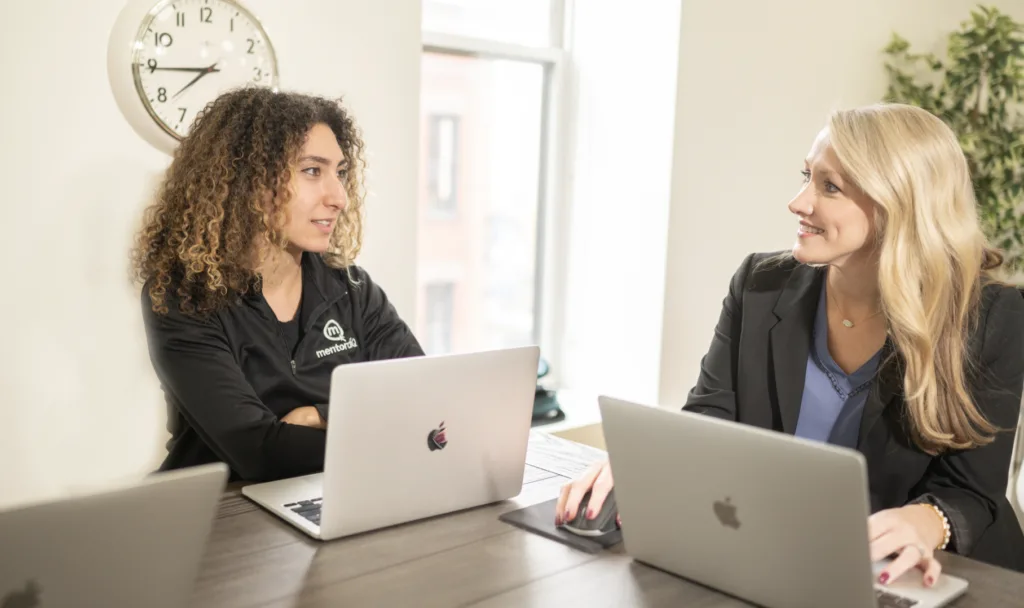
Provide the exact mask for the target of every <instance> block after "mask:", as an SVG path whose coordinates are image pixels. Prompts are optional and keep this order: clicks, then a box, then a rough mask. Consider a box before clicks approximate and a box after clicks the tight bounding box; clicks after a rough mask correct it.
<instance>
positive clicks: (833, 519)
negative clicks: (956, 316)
mask: <svg viewBox="0 0 1024 608" xmlns="http://www.w3.org/2000/svg"><path fill="white" fill-rule="evenodd" d="M599 405H600V408H601V417H602V420H603V423H602V427H603V431H604V437H605V441H606V443H607V447H608V454H609V459H610V461H611V466H612V470H613V471H614V472H615V497H616V502H617V504H618V508H619V513H620V514H621V516H622V522H623V529H622V531H623V540H624V543H625V549H626V552H627V553H629V554H630V555H632V556H633V557H634V558H635V559H637V560H639V561H641V562H644V563H647V564H649V565H651V566H654V567H656V568H659V569H661V570H665V571H667V572H670V573H673V574H676V575H679V576H681V577H683V578H687V579H690V580H693V581H695V582H697V583H700V584H703V585H706V586H708V587H712V588H714V589H718V590H720V591H722V592H724V593H727V594H729V595H733V596H735V597H739V598H742V599H745V600H747V601H751V602H754V603H756V604H759V605H762V606H767V607H769V608H783V607H784V608H802V607H812V606H813V607H819V606H834V607H844V606H851V607H866V606H879V607H898V608H911V607H912V608H933V607H938V606H944V605H946V604H948V603H949V602H951V601H953V600H954V599H956V598H957V597H959V596H960V595H962V594H963V593H964V592H965V591H966V589H967V581H965V580H963V579H960V578H957V577H954V576H950V575H947V574H942V575H941V576H940V577H939V580H938V582H937V583H936V584H935V586H934V587H932V588H926V587H924V586H923V584H922V582H921V578H922V574H921V572H920V571H919V570H917V569H913V570H912V571H910V572H908V573H907V574H904V575H903V576H902V577H900V578H899V579H897V581H896V582H894V583H891V584H889V585H887V586H881V585H876V584H875V581H876V580H877V575H878V574H879V573H880V571H881V569H882V567H884V565H885V563H886V562H880V563H877V564H874V565H873V564H872V563H871V559H870V553H869V550H868V532H867V519H868V515H869V514H870V508H869V506H868V497H867V488H868V481H867V472H866V467H865V461H864V457H863V455H862V454H860V452H857V451H855V450H850V449H846V448H840V447H836V446H831V445H827V444H822V443H817V442H812V441H809V440H804V439H801V438H797V437H793V436H790V435H786V434H783V433H777V432H774V431H769V430H765V429H759V428H754V427H751V426H748V425H743V424H738V423H732V422H727V421H723V420H717V419H715V418H712V417H710V416H704V415H701V414H694V413H689V412H680V411H670V410H666V409H662V408H657V407H652V406H646V405H640V404H636V403H630V402H626V401H621V400H617V399H612V398H609V397H601V398H600V399H599Z"/></svg>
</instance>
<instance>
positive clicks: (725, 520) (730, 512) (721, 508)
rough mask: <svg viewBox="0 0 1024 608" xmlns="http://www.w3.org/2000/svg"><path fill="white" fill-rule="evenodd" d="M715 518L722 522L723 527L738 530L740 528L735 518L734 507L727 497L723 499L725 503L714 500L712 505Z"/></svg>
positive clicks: (738, 521)
mask: <svg viewBox="0 0 1024 608" xmlns="http://www.w3.org/2000/svg"><path fill="white" fill-rule="evenodd" d="M713 506H714V509H715V517H717V518H718V521H720V522H722V525H723V526H727V527H729V528H732V529H733V530H738V529H739V527H740V520H739V518H737V517H736V505H734V504H732V502H730V500H729V497H726V498H725V501H724V502H723V501H721V500H716V501H715V503H714V505H713Z"/></svg>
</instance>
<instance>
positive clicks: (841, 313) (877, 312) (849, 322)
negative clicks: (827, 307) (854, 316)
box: [825, 288, 882, 329]
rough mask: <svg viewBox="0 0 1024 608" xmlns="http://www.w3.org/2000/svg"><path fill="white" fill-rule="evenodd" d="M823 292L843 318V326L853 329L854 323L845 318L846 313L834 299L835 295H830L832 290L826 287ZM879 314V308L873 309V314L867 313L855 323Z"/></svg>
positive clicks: (880, 312)
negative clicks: (867, 314)
mask: <svg viewBox="0 0 1024 608" xmlns="http://www.w3.org/2000/svg"><path fill="white" fill-rule="evenodd" d="M825 293H826V294H828V296H829V297H830V298H831V299H832V303H833V304H834V305H835V307H836V310H838V311H839V316H840V317H842V319H843V327H846V328H848V329H853V328H854V327H856V323H854V322H853V321H851V320H850V319H848V318H846V313H844V312H843V309H842V308H841V307H840V306H839V301H838V300H836V298H835V296H833V295H832V291H831V290H829V289H828V288H826V289H825ZM880 314H882V311H881V310H877V311H875V313H874V314H872V315H869V316H867V317H864V318H863V319H861V320H860V321H857V323H863V322H864V321H867V320H869V319H873V318H875V317H877V316H878V315H880Z"/></svg>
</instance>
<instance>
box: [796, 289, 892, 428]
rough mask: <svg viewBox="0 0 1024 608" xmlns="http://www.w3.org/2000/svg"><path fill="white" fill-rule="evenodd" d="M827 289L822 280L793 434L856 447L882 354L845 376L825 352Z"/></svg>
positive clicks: (826, 343)
mask: <svg viewBox="0 0 1024 608" xmlns="http://www.w3.org/2000/svg"><path fill="white" fill-rule="evenodd" d="M826 288H827V287H826V281H822V286H821V295H820V296H819V297H818V311H817V312H816V313H815V316H814V330H813V332H812V334H811V349H810V352H809V354H808V355H807V372H806V375H805V378H804V394H803V398H802V400H801V401H800V415H799V417H798V418H797V424H796V435H797V436H798V437H804V438H806V439H813V440H816V441H827V442H828V443H832V444H835V445H841V446H845V447H849V448H856V447H857V439H858V437H859V435H860V420H861V415H862V414H863V413H864V403H865V402H866V401H867V397H868V390H869V389H870V387H871V381H872V379H873V378H874V376H875V372H876V371H878V362H879V358H880V356H881V353H882V351H881V349H879V351H878V352H876V353H875V354H874V355H873V356H872V357H871V358H870V359H868V361H867V362H866V363H864V365H862V366H861V367H860V369H858V370H856V371H855V372H853V373H852V374H847V373H846V372H844V371H843V370H842V368H841V367H839V365H838V364H837V363H836V362H835V361H834V360H833V359H832V354H831V353H829V350H828V313H827V308H826V299H825V290H826Z"/></svg>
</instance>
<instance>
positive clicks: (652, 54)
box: [549, 0, 685, 401]
mask: <svg viewBox="0 0 1024 608" xmlns="http://www.w3.org/2000/svg"><path fill="white" fill-rule="evenodd" d="M683 4H685V2H683ZM679 11H680V0H645V1H644V2H637V3H633V4H631V5H630V7H629V11H628V12H627V13H625V14H624V13H623V11H622V5H621V4H619V3H615V2H591V1H588V0H583V1H580V2H576V3H575V5H574V10H573V13H572V14H571V16H570V29H571V32H570V37H569V40H568V48H569V50H570V61H569V67H568V69H569V70H570V74H571V78H570V82H571V84H570V86H569V94H568V100H567V101H568V103H569V104H570V110H569V111H568V113H567V115H566V116H565V118H566V119H567V120H568V122H569V124H568V128H569V133H568V139H569V147H570V149H571V155H572V162H571V163H570V164H569V165H568V166H566V167H565V169H566V170H565V171H564V173H563V174H562V175H561V176H560V177H562V179H563V180H564V183H565V185H566V188H567V189H566V192H567V197H566V198H565V199H559V201H560V202H561V201H566V202H569V203H570V205H571V209H569V210H568V213H567V214H566V215H565V216H563V217H561V218H559V219H560V220H561V221H562V222H563V223H564V225H568V230H567V231H566V232H565V234H566V235H567V236H568V244H565V243H557V244H556V247H555V250H554V251H552V252H550V253H549V255H554V256H558V257H561V256H564V255H566V254H567V256H568V260H567V262H565V263H564V264H565V265H564V267H563V272H564V273H565V281H566V287H565V297H564V301H559V302H558V303H559V304H564V306H565V309H564V311H563V312H562V315H563V316H562V318H561V319H560V320H561V323H560V325H561V327H560V329H562V331H563V334H562V340H563V342H562V344H561V346H562V349H561V351H560V352H559V353H558V357H557V358H556V363H557V362H560V363H561V368H557V369H555V371H556V373H559V374H560V375H561V376H560V378H561V380H562V385H563V386H565V387H568V388H573V389H577V390H579V391H581V392H583V393H587V394H597V393H604V394H613V395H616V396H619V397H624V398H630V399H637V400H642V401H653V400H654V399H656V397H657V391H658V370H659V357H660V354H661V353H660V351H661V348H660V345H661V339H662V322H661V321H662V320H661V314H662V301H663V298H664V277H665V248H666V236H667V232H666V230H665V225H666V223H667V221H668V212H669V194H670V186H671V180H672V123H673V120H674V114H675V104H674V100H675V92H676V80H675V79H676V72H677V48H678V44H679V28H678V26H677V24H678V23H679ZM559 248H560V249H559Z"/></svg>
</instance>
